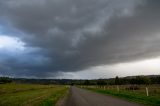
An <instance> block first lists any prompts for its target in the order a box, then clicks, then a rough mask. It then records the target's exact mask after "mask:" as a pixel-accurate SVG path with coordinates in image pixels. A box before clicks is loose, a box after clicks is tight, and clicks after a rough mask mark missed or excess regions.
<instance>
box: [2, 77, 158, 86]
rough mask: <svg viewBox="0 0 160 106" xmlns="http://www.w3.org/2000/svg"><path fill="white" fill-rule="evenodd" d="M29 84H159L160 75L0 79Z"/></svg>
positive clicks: (7, 81)
mask: <svg viewBox="0 0 160 106" xmlns="http://www.w3.org/2000/svg"><path fill="white" fill-rule="evenodd" d="M10 82H15V83H30V84H58V85H59V84H62V85H127V84H138V85H141V84H146V85H148V84H160V75H150V76H129V77H123V78H119V77H118V76H117V77H115V78H110V79H95V80H71V79H26V78H9V77H0V84H3V83H10Z"/></svg>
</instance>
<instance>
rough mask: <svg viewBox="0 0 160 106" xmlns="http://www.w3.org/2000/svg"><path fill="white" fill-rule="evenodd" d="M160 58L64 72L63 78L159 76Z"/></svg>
mask: <svg viewBox="0 0 160 106" xmlns="http://www.w3.org/2000/svg"><path fill="white" fill-rule="evenodd" d="M159 63H160V57H157V58H153V59H148V60H141V61H136V62H129V63H119V64H114V65H103V66H95V67H91V68H89V69H86V70H83V71H78V72H65V73H64V72H62V73H61V75H62V76H63V77H62V76H61V77H57V78H73V79H97V78H114V77H116V76H119V77H125V76H134V75H135V76H136V75H159V74H160V66H159Z"/></svg>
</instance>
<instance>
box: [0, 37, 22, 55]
mask: <svg viewBox="0 0 160 106" xmlns="http://www.w3.org/2000/svg"><path fill="white" fill-rule="evenodd" d="M24 46H25V43H24V42H22V41H21V40H20V39H19V38H17V37H10V36H7V35H0V49H3V50H7V51H12V52H13V51H16V50H20V51H23V50H24V49H25V47H24Z"/></svg>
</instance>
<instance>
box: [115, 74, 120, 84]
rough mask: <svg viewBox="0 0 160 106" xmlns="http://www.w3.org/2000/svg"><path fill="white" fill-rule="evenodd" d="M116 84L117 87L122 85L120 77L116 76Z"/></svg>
mask: <svg viewBox="0 0 160 106" xmlns="http://www.w3.org/2000/svg"><path fill="white" fill-rule="evenodd" d="M115 84H116V85H119V84H120V80H119V77H118V76H116V78H115Z"/></svg>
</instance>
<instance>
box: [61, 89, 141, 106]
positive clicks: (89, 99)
mask: <svg viewBox="0 0 160 106" xmlns="http://www.w3.org/2000/svg"><path fill="white" fill-rule="evenodd" d="M63 106H140V105H138V104H135V103H131V102H128V101H125V100H121V99H118V98H114V97H110V96H106V95H103V94H98V93H94V92H91V91H87V90H83V89H80V88H77V87H71V88H70V93H69V95H68V99H67V100H66V102H65V103H64V104H63Z"/></svg>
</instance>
